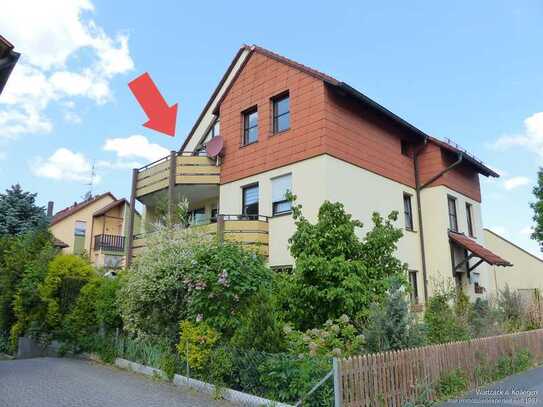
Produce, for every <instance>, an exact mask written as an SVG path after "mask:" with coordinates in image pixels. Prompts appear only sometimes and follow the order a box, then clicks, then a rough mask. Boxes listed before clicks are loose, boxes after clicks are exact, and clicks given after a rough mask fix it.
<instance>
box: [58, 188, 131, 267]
mask: <svg viewBox="0 0 543 407" xmlns="http://www.w3.org/2000/svg"><path fill="white" fill-rule="evenodd" d="M52 209H53V208H52V203H50V205H49V211H50V212H52ZM129 212H130V211H129V204H128V202H127V200H126V199H124V198H121V199H117V198H116V197H115V196H114V195H113V194H112V193H111V192H106V193H103V194H100V195H96V196H92V197H90V198H88V199H85V200H83V201H81V202H74V204H73V205H71V206H69V207H67V208H64V209H62V210H60V211H58V212H57V213H55V214H54V215H53V216H52V218H51V222H50V225H49V230H50V231H51V233H52V234H53V236H54V238H55V246H57V247H59V248H61V250H62V252H63V253H69V254H78V255H86V256H88V257H89V259H90V261H91V263H92V264H93V265H95V266H96V267H104V268H107V269H116V268H119V267H122V266H124V265H125V260H126V256H125V253H126V235H127V233H128V225H127V220H128V214H129ZM134 219H135V222H137V224H136V225H135V228H137V227H138V225H139V219H140V217H139V214H138V213H137V212H135V214H134Z"/></svg>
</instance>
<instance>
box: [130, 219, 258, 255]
mask: <svg viewBox="0 0 543 407" xmlns="http://www.w3.org/2000/svg"><path fill="white" fill-rule="evenodd" d="M189 227H190V228H194V229H195V230H198V231H200V232H202V233H204V234H210V235H217V237H218V239H219V240H221V241H226V242H233V243H238V244H240V245H242V246H243V247H245V248H247V249H250V250H255V251H256V252H257V253H259V254H260V255H262V256H264V257H268V218H267V217H266V216H259V215H218V216H217V221H216V222H214V223H207V224H197V225H191V226H189ZM144 248H145V235H136V236H134V240H133V243H132V257H137V256H138V255H139V254H141V252H142V250H143V249H144Z"/></svg>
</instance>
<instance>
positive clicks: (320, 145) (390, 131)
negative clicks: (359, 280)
mask: <svg viewBox="0 0 543 407" xmlns="http://www.w3.org/2000/svg"><path fill="white" fill-rule="evenodd" d="M208 146H209V150H210V151H209V152H210V153H211V155H212V157H209V156H208V152H207V151H206V150H207V148H208ZM221 147H222V148H221ZM219 150H220V154H219V155H216V153H217V152H218V151H219ZM215 155H216V156H215ZM479 175H483V176H486V177H498V174H496V172H494V171H493V170H492V169H490V168H489V167H487V166H485V165H484V164H483V163H482V162H480V161H479V160H477V159H476V158H475V157H473V156H472V155H470V154H468V153H467V152H466V151H464V150H463V149H461V148H460V147H459V146H457V145H455V144H452V143H450V142H443V141H440V140H438V139H436V138H433V137H430V136H428V135H427V134H425V133H423V132H422V131H421V130H419V129H417V128H415V127H414V126H413V125H411V124H409V123H407V122H406V121H404V120H403V119H401V118H399V117H398V116H396V115H395V114H393V113H392V112H390V111H388V110H387V109H385V108H384V107H382V106H380V105H379V104H377V103H376V102H374V101H372V100H371V99H369V98H368V97H367V96H365V95H363V94H362V93H360V92H358V91H357V90H355V89H353V88H352V87H350V86H349V85H347V84H345V83H343V82H340V81H338V80H336V79H334V78H332V77H330V76H328V75H325V74H323V73H320V72H318V71H316V70H314V69H311V68H308V67H306V66H304V65H301V64H299V63H296V62H294V61H292V60H290V59H287V58H284V57H282V56H280V55H277V54H275V53H273V52H270V51H268V50H265V49H263V48H260V47H257V46H243V47H242V48H241V49H240V50H239V52H238V53H237V54H236V56H235V58H234V60H233V61H232V63H231V64H230V66H229V68H228V69H227V71H226V73H225V74H224V76H223V78H222V79H221V81H220V82H219V84H218V86H217V88H216V89H215V91H214V92H213V94H212V96H211V98H210V100H209V101H208V103H207V104H206V106H205V107H204V110H203V111H202V113H201V114H200V116H199V118H198V119H197V121H196V123H195V125H194V127H193V128H192V130H191V131H190V133H189V134H188V136H187V138H186V140H185V142H184V143H183V145H182V147H181V149H180V151H179V152H172V153H171V154H170V155H169V156H168V157H164V158H163V159H162V160H159V161H157V162H154V163H151V164H149V165H147V166H145V167H143V168H140V169H135V170H133V183H132V196H131V202H132V207H134V204H135V201H136V199H137V200H138V201H139V202H141V203H142V204H143V205H144V206H145V215H144V216H145V217H146V218H147V220H148V221H152V220H153V219H154V218H156V216H157V215H156V213H157V212H159V211H157V203H158V202H163V201H164V200H165V199H166V200H167V201H168V202H169V203H170V206H169V209H170V211H172V210H173V209H172V208H173V207H174V205H175V202H176V201H178V200H179V199H181V198H183V197H184V198H187V199H188V200H189V201H190V210H191V215H192V223H193V224H195V225H202V224H206V223H207V224H209V225H207V226H203V227H205V228H207V231H209V232H215V233H218V234H219V236H220V237H221V238H223V239H225V240H233V241H237V242H240V243H244V244H247V245H250V246H255V245H258V246H257V247H258V248H259V250H260V252H261V253H262V254H264V255H265V256H267V259H268V263H269V265H270V266H271V267H272V268H277V269H285V268H289V267H292V264H293V259H292V257H291V256H290V253H289V248H288V239H289V237H290V236H292V234H293V233H294V231H295V225H294V222H293V219H292V217H291V216H290V205H291V204H290V202H288V201H287V200H286V198H285V194H286V192H287V191H289V190H290V191H292V192H293V193H294V194H295V195H296V196H297V197H298V202H299V203H300V204H302V205H303V212H304V214H305V216H306V217H307V218H308V219H309V220H311V221H315V220H316V217H317V213H318V210H319V207H320V206H321V204H322V203H323V202H324V201H325V200H330V201H339V202H342V203H343V204H344V205H345V207H346V210H347V211H348V212H350V213H351V214H352V215H353V217H354V218H357V219H360V220H361V221H362V222H364V224H365V225H366V227H365V229H364V231H367V230H368V228H371V226H372V224H371V216H372V213H373V212H374V211H378V212H380V213H381V214H382V215H387V214H388V213H389V212H391V211H399V212H400V215H401V216H400V219H399V221H398V225H399V226H401V227H402V228H403V229H404V230H405V232H404V237H403V238H402V239H401V240H400V242H399V245H398V257H399V258H400V259H401V260H403V261H405V262H406V263H407V264H408V267H409V270H410V272H409V277H410V280H411V284H412V286H413V302H416V303H423V302H424V301H425V298H427V297H428V296H429V295H431V294H432V292H433V291H434V290H435V289H436V288H437V287H439V286H440V285H441V284H443V283H446V282H453V281H454V282H456V284H458V285H459V286H462V287H463V288H464V290H465V292H466V293H468V294H469V295H470V297H472V298H474V297H477V296H483V295H485V291H486V290H487V289H488V287H490V284H491V279H490V272H489V269H488V267H487V265H488V264H490V265H492V266H509V265H510V263H509V262H508V261H507V260H504V259H502V258H500V257H499V256H497V255H495V254H493V253H492V252H491V251H489V250H488V249H486V248H485V247H484V233H483V226H482V220H481V190H480V185H479ZM146 223H147V222H146ZM364 231H361V232H360V233H361V234H363V233H364ZM132 238H133V235H132V234H130V235H129V239H128V253H129V259H131V258H132V256H137V255H138V253H139V252H140V250H141V248H142V247H144V245H145V239H144V238H143V237H142V236H137V237H136V238H135V239H134V240H133V241H132ZM498 272H499V271H498Z"/></svg>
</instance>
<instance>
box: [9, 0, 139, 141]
mask: <svg viewBox="0 0 543 407" xmlns="http://www.w3.org/2000/svg"><path fill="white" fill-rule="evenodd" d="M93 11H94V6H93V4H92V2H91V1H90V0H50V1H33V0H7V1H4V2H3V3H2V13H1V14H0V27H2V34H3V35H4V36H5V37H6V38H7V39H8V40H9V41H10V42H12V43H13V44H14V45H15V49H16V50H17V51H19V52H21V53H22V55H21V58H20V60H19V63H18V64H17V65H16V67H15V69H14V70H13V73H12V76H11V78H10V80H9V81H8V84H7V85H6V88H5V90H4V92H3V94H2V97H1V98H0V106H1V105H5V106H4V108H2V109H0V137H4V138H13V137H15V136H17V135H18V134H29V133H47V132H50V131H51V130H52V128H53V124H52V123H51V121H50V119H48V117H47V116H46V114H45V112H44V111H45V109H46V108H47V107H48V106H49V105H50V103H51V102H56V101H60V102H62V101H65V102H72V103H73V101H72V100H71V98H74V97H84V98H88V99H90V100H92V101H94V102H96V103H104V102H106V101H108V100H110V99H111V97H112V96H111V90H110V82H111V80H112V79H113V77H114V76H115V75H118V74H121V73H125V72H128V71H130V70H131V69H133V67H134V63H133V61H132V58H131V56H130V52H129V49H128V37H127V36H126V34H117V35H115V36H114V37H111V36H109V35H107V34H106V33H105V31H104V30H103V29H102V28H101V27H100V26H98V25H97V24H96V23H95V22H94V21H93V20H92V19H90V18H89V15H90V14H91V13H92V12H93Z"/></svg>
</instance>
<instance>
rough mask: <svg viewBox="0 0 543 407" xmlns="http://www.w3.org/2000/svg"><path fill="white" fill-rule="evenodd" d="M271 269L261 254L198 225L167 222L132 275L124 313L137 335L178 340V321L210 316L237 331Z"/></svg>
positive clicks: (125, 290)
mask: <svg viewBox="0 0 543 407" xmlns="http://www.w3.org/2000/svg"><path fill="white" fill-rule="evenodd" d="M270 283H271V271H270V270H269V269H268V268H267V267H266V266H265V265H264V262H263V260H262V258H261V257H260V256H258V255H257V254H255V253H253V252H250V251H245V250H243V249H242V248H241V247H239V246H237V245H234V244H231V243H222V244H221V243H219V242H218V241H216V240H215V239H212V238H211V237H210V236H208V235H204V234H201V233H199V232H198V231H197V229H196V230H194V229H191V228H189V229H177V228H166V227H164V228H161V229H159V230H158V231H157V232H156V233H155V234H153V235H151V236H150V237H149V238H148V239H147V248H146V249H145V250H144V251H143V253H142V254H141V255H140V256H138V258H137V259H136V261H135V262H134V264H133V266H132V267H131V269H130V270H129V272H128V273H127V275H126V284H124V287H123V288H122V293H121V298H122V300H121V302H122V303H121V305H122V307H121V308H122V316H123V322H124V326H125V328H126V330H127V331H128V332H130V333H132V334H135V335H137V336H157V337H158V336H166V337H168V338H170V340H171V341H172V343H175V342H176V340H177V334H178V330H177V327H178V322H179V321H180V320H184V319H189V320H191V321H194V322H201V321H205V322H206V323H207V324H208V325H209V326H211V327H213V328H214V329H216V330H217V331H219V332H221V333H223V334H225V335H226V336H228V337H229V336H231V335H232V334H233V332H234V330H235V328H236V327H237V326H238V324H239V320H240V314H241V310H242V309H243V308H244V307H246V305H247V303H248V302H249V301H250V299H251V297H252V296H253V295H254V293H256V292H257V291H258V290H259V289H260V288H261V287H262V286H265V285H267V284H270Z"/></svg>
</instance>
